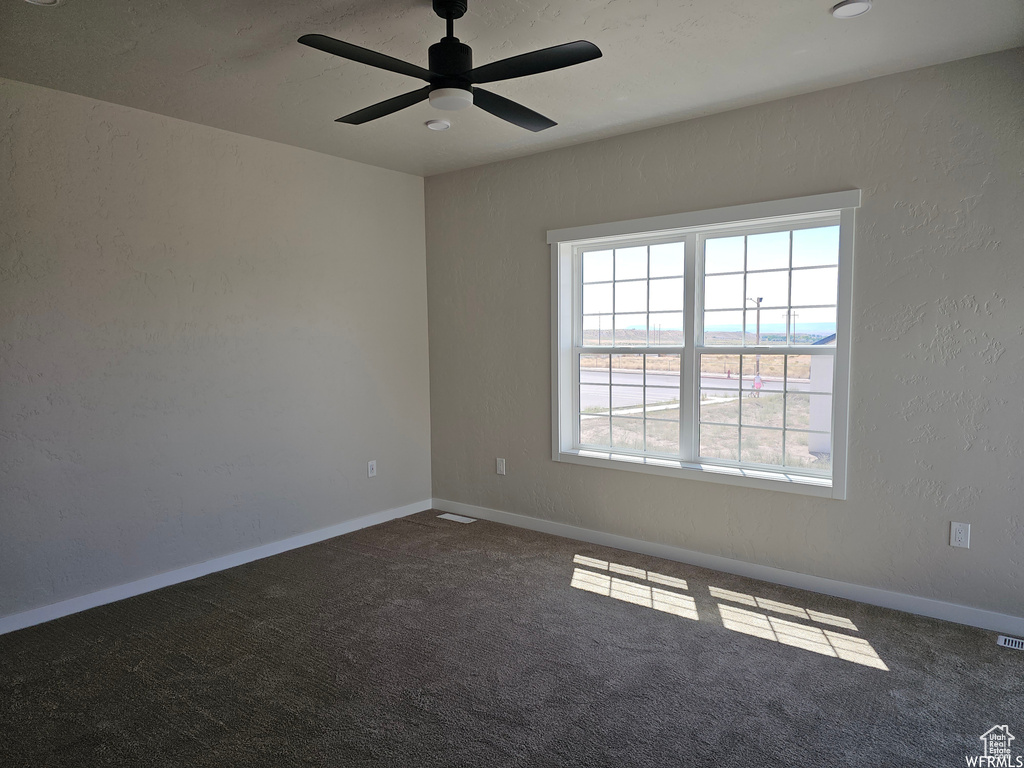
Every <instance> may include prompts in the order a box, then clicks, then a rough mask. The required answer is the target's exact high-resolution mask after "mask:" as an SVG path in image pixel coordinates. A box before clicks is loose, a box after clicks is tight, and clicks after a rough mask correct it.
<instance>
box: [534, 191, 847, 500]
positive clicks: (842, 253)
mask: <svg viewBox="0 0 1024 768" xmlns="http://www.w3.org/2000/svg"><path fill="white" fill-rule="evenodd" d="M860 203H861V192H860V190H848V191H843V192H833V193H829V194H824V195H813V196H809V197H799V198H792V199H788V200H774V201H770V202H763V203H753V204H750V205H738V206H731V207H728V208H715V209H712V210H707V211H695V212H690V213H679V214H670V215H668V216H655V217H651V218H646V219H633V220H630V221H619V222H612V223H608V224H595V225H590V226H584V227H572V228H569V229H556V230H550V231H549V232H548V234H547V242H548V243H549V244H550V245H551V257H552V258H551V285H552V291H551V349H552V360H551V368H552V382H551V403H552V419H551V421H552V458H553V459H554V460H555V461H560V462H569V463H572V464H582V465H585V466H591V467H604V468H611V469H623V470H629V471H634V472H643V473H647V474H654V475H664V476H669V477H678V478H687V479H696V480H707V481H711V482H718V483H725V484H728V485H740V486H746V487H753V488H760V489H763V490H775V491H788V492H792V493H800V494H804V495H809V496H818V497H824V498H833V499H845V498H846V486H847V443H848V432H849V405H850V342H851V337H852V317H853V300H852V287H853V255H854V228H855V212H856V209H857V208H859V207H860ZM830 216H831V217H836V216H838V220H839V270H838V273H839V291H838V296H837V309H836V345H835V352H834V360H835V368H834V376H833V391H832V403H833V405H832V475H831V477H830V478H829V477H826V476H822V475H821V474H815V473H811V472H808V473H801V472H800V471H799V470H794V469H788V468H787V469H779V470H777V471H776V470H773V469H770V468H769V469H766V468H763V467H756V468H755V467H751V466H744V465H742V464H738V463H735V462H733V463H731V464H730V463H714V464H710V463H706V462H700V461H680V460H675V459H670V458H663V457H655V456H651V455H637V454H630V453H618V452H616V451H614V450H600V449H597V450H594V449H590V448H580V447H577V446H578V442H577V441H578V436H577V430H578V412H579V407H578V398H579V381H578V376H579V371H578V368H577V366H576V365H575V363H574V357H575V352H577V351H578V350H577V349H576V347H577V343H578V340H577V339H576V338H575V332H576V322H575V315H576V312H577V308H578V307H579V306H580V301H581V292H582V286H581V285H578V284H577V281H576V275H577V274H578V264H574V260H577V259H579V258H580V256H579V252H580V251H581V249H582V247H585V246H587V245H588V243H589V244H594V243H600V244H602V245H604V244H608V243H609V242H613V243H616V244H622V245H625V244H627V243H628V242H630V241H635V240H643V241H644V242H651V241H653V240H657V239H662V240H674V241H679V240H685V241H686V257H685V258H686V264H685V269H684V290H685V292H686V293H685V304H684V313H685V314H684V317H685V339H686V341H687V343H686V345H685V346H684V347H681V348H676V347H665V348H661V347H659V348H658V351H659V352H660V351H663V352H666V353H672V352H680V353H681V354H682V365H681V378H680V382H681V389H682V393H681V400H680V423H681V424H683V423H684V422H686V423H687V426H686V427H684V428H683V429H682V431H684V432H685V433H686V434H688V435H689V436H690V440H691V442H692V441H695V439H696V435H697V428H696V421H695V420H696V419H697V415H698V414H697V408H698V402H697V400H698V398H697V397H696V396H695V392H696V387H697V382H696V376H697V372H696V370H695V369H696V356H697V345H696V340H697V339H698V338H699V330H700V329H699V324H700V323H701V321H702V318H701V316H700V315H699V312H698V308H699V307H701V305H702V302H701V301H700V295H699V292H700V291H701V288H702V285H701V283H700V281H698V279H697V277H698V274H703V266H702V265H701V264H699V263H698V259H699V258H701V257H702V255H703V248H699V247H698V238H699V237H702V236H703V234H705V233H707V231H708V230H716V231H715V234H719V233H720V232H721V231H723V230H725V231H727V230H728V229H729V228H730V227H735V228H737V229H744V230H749V229H750V228H751V227H760V226H762V225H765V226H766V227H768V228H770V227H771V226H772V225H773V222H772V221H771V220H772V219H776V220H778V221H777V222H775V226H776V227H779V228H781V227H786V226H790V225H793V224H796V226H799V225H800V223H804V224H808V223H812V222H813V221H814V220H815V219H816V218H819V219H820V218H827V217H830ZM787 220H788V221H787ZM801 220H802V221H801ZM698 267H699V268H700V269H698ZM769 349H771V350H772V351H777V352H778V351H781V345H780V347H775V346H772V347H769V346H768V345H762V346H759V347H750V346H746V347H736V346H730V347H702V348H701V351H702V352H703V353H705V354H756V353H758V352H760V353H761V354H769ZM809 349H813V347H805V346H793V347H786V348H785V350H784V351H785V352H786V353H788V354H807V353H808V350H809ZM608 351H609V350H608V349H607V348H601V350H600V354H605V353H607V352H608ZM619 352H625V353H628V354H637V353H638V350H637V349H635V348H623V349H621V350H619V349H617V348H613V351H612V352H611V353H612V354H615V353H619ZM810 354H813V352H810ZM681 448H683V455H684V456H686V455H691V456H694V457H695V456H697V451H696V446H694V445H690V446H686V447H684V446H682V445H681Z"/></svg>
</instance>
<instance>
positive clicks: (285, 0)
mask: <svg viewBox="0 0 1024 768" xmlns="http://www.w3.org/2000/svg"><path fill="white" fill-rule="evenodd" d="M831 2H832V0H760V1H756V0H748V1H747V2H739V0H689V1H686V0H677V1H672V0H470V4H469V13H468V14H467V15H466V16H465V17H463V18H462V19H460V20H459V21H457V22H456V27H455V33H456V35H457V36H458V37H459V38H461V39H462V40H463V42H466V43H468V44H469V45H471V46H472V47H473V54H474V63H475V64H477V65H480V64H485V63H487V62H489V61H494V60H497V59H500V58H505V57H507V56H512V55H515V54H518V53H524V52H527V51H530V50H533V49H535V48H543V47H547V46H550V45H556V44H558V43H563V42H569V41H572V40H579V39H586V40H590V41H591V42H593V43H596V44H597V45H598V46H599V47H600V48H601V49H602V51H603V52H604V57H603V58H601V59H598V60H596V61H591V62H588V63H586V64H581V65H579V66H576V67H572V68H569V69H564V70H559V71H555V72H548V73H545V74H542V75H535V76H533V77H528V78H523V79H520V80H512V81H506V82H502V83H496V84H493V85H492V86H488V87H489V89H490V90H492V91H494V92H496V93H500V94H501V95H503V96H507V97H509V98H512V99H515V100H517V101H521V102H522V103H523V104H525V105H526V106H528V107H530V108H532V109H535V110H537V111H538V112H541V113H543V114H545V115H547V116H549V117H551V118H552V119H554V120H556V121H557V122H558V123H559V125H557V126H556V127H554V128H551V129H549V130H547V131H544V132H541V133H537V134H534V133H530V132H528V131H525V130H523V129H521V128H517V127H515V126H512V125H509V124H506V123H504V122H502V121H500V120H498V119H497V118H494V117H492V116H491V115H489V114H487V113H485V112H483V111H482V110H479V109H469V110H465V111H462V112H454V113H451V112H449V113H442V112H439V111H437V110H435V109H433V108H432V107H430V106H429V105H428V104H427V103H421V104H419V105H417V106H415V107H412V108H409V109H407V110H404V111H402V112H398V113H396V114H394V115H391V116H389V117H386V118H383V119H381V120H378V121H376V122H373V123H369V124H366V125H363V126H351V125H341V124H338V123H335V122H333V120H334V118H336V117H338V116H340V115H343V114H346V113H348V112H351V111H354V110H356V109H360V108H362V107H364V106H367V105H369V104H372V103H374V102H377V101H381V100H383V99H385V98H389V97H391V96H395V95H398V94H400V93H404V92H406V91H409V90H412V89H414V88H417V87H420V86H421V85H422V83H421V82H420V81H417V80H413V79H411V78H407V77H404V76H401V75H396V74H392V73H388V72H381V71H379V70H375V69H372V68H370V67H367V66H364V65H361V64H357V63H354V62H349V61H345V60H342V59H338V58H335V57H332V56H330V55H328V54H325V53H322V52H320V51H316V50H313V49H310V48H307V47H305V46H302V45H299V44H298V43H296V42H295V41H296V38H298V37H299V36H300V35H302V34H305V33H312V32H317V33H321V34H326V35H330V36H332V37H337V38H339V39H341V40H345V41H347V42H351V43H355V44H356V45H360V46H363V47H367V48H372V49H374V50H378V51H381V52H383V53H387V54H389V55H391V56H395V57H398V58H402V59H406V60H408V61H412V62H414V63H416V64H420V65H421V66H426V64H427V60H426V59H427V46H429V45H430V44H431V43H434V42H436V41H437V40H438V39H440V37H441V36H442V35H443V34H444V22H443V21H442V20H441V19H439V18H438V17H437V16H435V15H434V14H433V12H432V10H431V7H430V2H429V0H307V1H306V2H297V1H296V0H224V1H223V2H203V1H202V0H191V1H189V0H64V2H63V4H62V5H60V6H58V7H56V8H40V7H36V6H33V5H29V4H28V3H25V2H20V1H19V0H3V2H2V7H0V76H2V77H6V78H10V79H13V80H20V81H23V82H27V83H33V84H36V85H42V86H46V87H48V88H55V89H58V90H62V91H69V92H72V93H77V94H82V95H84V96H90V97H93V98H96V99H101V100H104V101H109V102H113V103H115V104H122V105H127V106H131V107H136V108H139V109H144V110H148V111H150V112H156V113H159V114H162V115H169V116H172V117H177V118H181V119H184V120H190V121H193V122H196V123H203V124H206V125H211V126H215V127H218V128H224V129H227V130H230V131H236V132H238V133H244V134H249V135H251V136H258V137H262V138H265V139H271V140H274V141H279V142H284V143H286V144H292V145H295V146H299V147H307V148H309V149H314V150H317V151H319V152H325V153H328V154H332V155H338V156H340V157H345V158H350V159H352V160H359V161H362V162H365V163H371V164H373V165H377V166H382V167H385V168H393V169H396V170H401V171H406V172H409V173H414V174H419V175H431V174H435V173H440V172H444V171H449V170H455V169H458V168H465V167H468V166H472V165H479V164H481V163H486V162H491V161H494V160H500V159H505V158H510V157H517V156H520V155H527V154H532V153H535V152H539V151H543V150H547V149H554V148H556V147H561V146H566V145H569V144H574V143H578V142H582V141H589V140H592V139H597V138H602V137H606V136H613V135H617V134H621V133H627V132H630V131H634V130H638V129H641V128H648V127H652V126H656V125H663V124H666V123H670V122H675V121H677V120H681V119H685V118H689V117H695V116H697V115H703V114H708V113H711V112H717V111H723V110H726V109H730V108H734V107H740V106H745V105H749V104H754V103H758V102H763V101H769V100H772V99H777V98H781V97H784V96H790V95H794V94H799V93H806V92H809V91H814V90H818V89H821V88H827V87H830V86H834V85H841V84H844V83H849V82H854V81H857V80H863V79H866V78H869V77H876V76H879V75H884V74H889V73H893V72H899V71H904V70H907V69H913V68H916V67H921V66H926V65H929V64H936V63H940V62H944V61H951V60H954V59H960V58H965V57H968V56H974V55H978V54H982V53H988V52H991V51H996V50H1001V49H1005V48H1011V47H1015V46H1018V45H1022V44H1024V2H1021V0H876V1H875V7H874V9H873V10H872V11H871V12H870V13H868V14H867V15H866V16H864V17H862V18H859V19H854V20H849V21H837V20H835V19H833V18H832V17H831V15H830V14H829V13H828V8H829V5H830V4H831ZM432 117H445V118H448V119H450V120H451V121H452V128H451V130H449V131H447V132H444V133H435V132H433V131H428V130H427V129H426V128H425V127H424V125H423V124H424V122H425V121H426V120H428V119H430V118H432Z"/></svg>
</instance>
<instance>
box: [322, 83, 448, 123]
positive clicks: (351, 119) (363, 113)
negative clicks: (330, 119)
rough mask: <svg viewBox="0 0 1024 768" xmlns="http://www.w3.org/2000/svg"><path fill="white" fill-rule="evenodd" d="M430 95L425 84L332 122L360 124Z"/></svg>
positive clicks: (403, 107)
mask: <svg viewBox="0 0 1024 768" xmlns="http://www.w3.org/2000/svg"><path fill="white" fill-rule="evenodd" d="M429 95H430V86H429V85H426V86H424V87H422V88H419V89H417V90H415V91H409V93H403V94H402V95H401V96H395V97H394V98H393V99H387V100H386V101H381V102H379V103H377V104H374V105H372V106H369V107H366V108H365V109H360V110H359V111H358V112H353V113H352V114H351V115H345V116H344V117H339V118H338V119H337V120H335V121H334V122H336V123H348V124H349V125H362V124H363V123H368V122H370V121H371V120H376V119H377V118H378V117H384V116H386V115H390V114H391V113H392V112H397V111H398V110H400V109H405V108H406V107H411V106H412V105H413V104H417V103H419V102H421V101H425V100H426V99H427V97H428V96H429Z"/></svg>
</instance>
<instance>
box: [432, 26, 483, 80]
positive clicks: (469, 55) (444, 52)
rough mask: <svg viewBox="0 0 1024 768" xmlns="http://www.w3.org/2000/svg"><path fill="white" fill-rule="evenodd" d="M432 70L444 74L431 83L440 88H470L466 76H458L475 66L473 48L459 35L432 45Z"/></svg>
mask: <svg viewBox="0 0 1024 768" xmlns="http://www.w3.org/2000/svg"><path fill="white" fill-rule="evenodd" d="M429 57H430V58H429V61H430V71H431V72H436V73H437V74H439V75H443V76H444V77H443V78H438V80H437V82H434V81H433V80H431V85H435V86H437V87H439V88H468V87H469V83H468V82H467V81H466V80H465V78H460V77H458V76H459V75H461V74H464V73H465V72H469V70H471V69H472V68H473V49H472V48H470V47H469V46H468V45H466V44H465V43H460V42H459V39H458V38H457V37H445V38H442V39H441V42H439V43H434V44H433V45H432V46H430V51H429Z"/></svg>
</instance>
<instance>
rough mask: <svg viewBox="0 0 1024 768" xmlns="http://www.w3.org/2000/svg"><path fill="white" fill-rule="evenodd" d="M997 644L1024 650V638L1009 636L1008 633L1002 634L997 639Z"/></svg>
mask: <svg viewBox="0 0 1024 768" xmlns="http://www.w3.org/2000/svg"><path fill="white" fill-rule="evenodd" d="M996 645H1001V646H1003V648H1016V649H1017V650H1018V651H1024V640H1021V639H1020V638H1019V637H1007V636H1006V635H1000V636H999V639H998V640H996Z"/></svg>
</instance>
